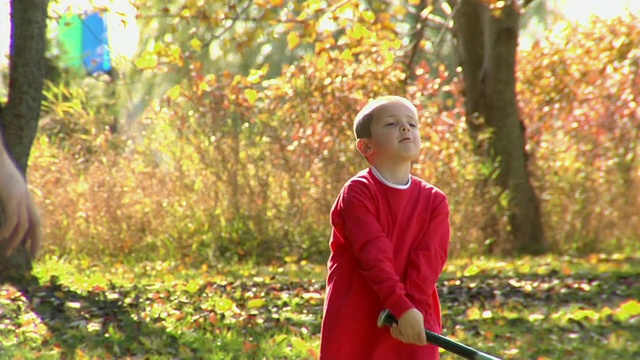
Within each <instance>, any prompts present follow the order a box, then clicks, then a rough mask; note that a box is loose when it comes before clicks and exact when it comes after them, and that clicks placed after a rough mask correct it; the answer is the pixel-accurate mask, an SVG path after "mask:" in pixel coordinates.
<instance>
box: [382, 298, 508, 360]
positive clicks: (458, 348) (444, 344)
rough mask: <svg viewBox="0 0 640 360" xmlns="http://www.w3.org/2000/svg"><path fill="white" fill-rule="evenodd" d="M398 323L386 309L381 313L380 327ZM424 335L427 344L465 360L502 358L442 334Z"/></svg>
mask: <svg viewBox="0 0 640 360" xmlns="http://www.w3.org/2000/svg"><path fill="white" fill-rule="evenodd" d="M397 322H398V319H396V317H395V316H393V314H392V313H391V312H390V311H389V310H386V309H385V310H382V312H380V316H378V327H382V326H391V325H393V324H396V323H397ZM424 333H425V335H426V336H427V342H429V343H431V344H433V345H435V346H437V347H440V348H443V349H445V350H447V351H449V352H452V353H454V354H456V355H459V356H462V357H463V358H465V359H470V360H500V358H497V357H495V356H493V355H489V354H486V353H484V352H482V351H480V350H476V349H474V348H472V347H470V346H467V345H465V344H462V343H459V342H457V341H455V340H451V339H449V338H447V337H445V336H442V335H440V334H436V333H434V332H433V331H429V330H426V329H425V330H424Z"/></svg>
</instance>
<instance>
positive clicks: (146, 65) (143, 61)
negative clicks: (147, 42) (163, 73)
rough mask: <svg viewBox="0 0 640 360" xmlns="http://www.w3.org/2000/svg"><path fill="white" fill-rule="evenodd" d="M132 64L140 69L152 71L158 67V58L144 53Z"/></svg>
mask: <svg viewBox="0 0 640 360" xmlns="http://www.w3.org/2000/svg"><path fill="white" fill-rule="evenodd" d="M134 64H135V65H136V66H137V67H138V68H140V69H152V68H154V67H156V66H157V65H158V58H157V57H156V56H155V55H152V54H149V53H145V54H142V55H141V56H140V57H139V58H137V59H136V61H134Z"/></svg>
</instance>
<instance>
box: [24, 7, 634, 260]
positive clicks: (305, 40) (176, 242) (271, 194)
mask: <svg viewBox="0 0 640 360" xmlns="http://www.w3.org/2000/svg"><path fill="white" fill-rule="evenodd" d="M260 3H262V2H260ZM309 6H310V5H309ZM305 11H307V12H308V13H309V14H307V15H308V18H307V20H309V19H316V20H317V18H318V17H314V16H315V15H314V14H315V13H314V11H315V10H313V9H312V10H309V9H306V10H305ZM261 14H263V16H266V15H264V14H267V15H268V13H267V12H266V10H265V12H263V13H261ZM352 15H353V16H351V17H350V18H348V19H347V20H345V18H344V17H338V18H337V19H339V25H340V29H342V33H341V34H340V35H339V36H338V35H337V34H336V33H335V31H328V30H327V31H324V32H322V31H317V30H315V28H314V27H309V26H305V27H304V28H302V32H301V35H300V36H298V35H295V36H288V37H287V46H288V47H289V48H290V50H292V51H293V50H295V49H296V48H298V47H306V48H307V50H308V51H306V52H300V53H299V55H298V58H297V59H296V61H295V62H293V63H292V64H289V65H285V66H283V68H282V71H280V73H279V75H277V76H269V75H268V74H269V72H270V70H271V69H269V68H268V67H266V66H265V67H259V68H254V69H252V70H250V71H248V72H247V73H242V72H235V71H209V70H208V69H209V68H210V67H209V66H208V64H206V63H204V62H203V61H201V60H199V59H198V58H197V57H194V58H193V59H192V60H191V61H188V60H189V59H188V56H187V55H185V53H186V50H185V51H180V50H179V49H180V48H179V47H175V46H173V47H171V48H172V49H174V51H173V52H171V51H170V52H169V53H167V49H168V48H166V47H165V48H160V47H158V48H156V50H150V51H151V52H147V53H145V54H143V56H141V59H143V60H141V61H138V63H137V65H138V66H141V67H149V68H155V67H158V66H168V67H167V68H165V70H166V71H169V70H170V69H171V66H173V67H180V68H181V69H182V70H183V71H185V73H187V74H188V75H187V76H185V77H184V79H183V80H182V81H181V82H180V83H179V84H177V85H175V86H173V87H172V88H171V89H170V90H169V91H167V93H166V94H165V96H163V97H162V98H161V99H159V100H158V101H156V102H155V103H154V104H153V105H152V107H151V108H149V109H148V110H147V111H146V113H145V114H144V115H143V118H142V119H141V120H140V123H139V126H138V128H137V131H136V132H135V133H136V135H132V134H119V133H115V134H114V133H113V132H112V130H111V128H110V127H109V126H107V125H108V124H105V121H104V118H101V115H104V114H103V113H101V111H103V110H101V109H104V107H98V108H96V105H95V103H92V102H91V101H89V100H87V99H86V98H84V100H83V98H80V100H78V97H77V96H73V95H72V94H71V93H67V94H62V95H60V96H50V97H49V98H48V100H47V105H46V107H45V109H46V111H47V113H48V116H49V117H50V119H49V120H50V121H46V122H44V124H43V126H42V131H41V132H40V137H39V138H38V139H37V141H36V144H35V146H34V153H33V155H32V160H31V165H30V179H31V181H32V187H33V188H34V189H35V190H36V194H37V196H36V197H37V200H38V201H39V203H40V205H41V207H42V209H43V213H44V218H45V221H46V227H45V229H46V232H47V233H46V238H47V240H46V243H47V244H48V245H49V247H50V251H56V252H63V253H64V252H66V251H79V252H83V253H86V254H89V255H91V254H94V253H95V251H96V250H99V251H101V252H102V253H104V254H113V255H118V254H122V253H127V254H135V255H137V256H139V257H141V258H144V257H146V256H150V255H151V254H157V253H158V252H160V253H161V254H162V255H164V256H167V257H182V258H184V257H192V258H197V259H201V260H219V259H222V258H226V259H243V258H259V259H264V260H267V261H268V260H274V259H282V258H284V257H287V258H288V259H295V258H308V259H312V260H315V261H324V259H325V257H326V254H327V251H328V249H327V240H328V235H329V226H330V224H329V222H328V213H329V210H330V207H331V205H332V202H333V200H334V199H335V196H336V194H337V193H338V191H339V189H340V187H341V186H342V184H343V183H344V182H345V180H347V179H348V178H349V177H350V176H351V175H352V174H354V173H355V172H356V171H358V170H359V169H362V168H363V167H365V166H366V164H365V162H364V160H363V159H361V157H360V156H359V155H358V154H357V152H356V151H355V147H354V140H353V135H352V133H351V121H352V119H353V117H354V115H355V114H356V112H357V111H358V109H359V108H360V107H361V106H362V105H363V104H365V103H366V101H367V99H369V98H372V97H375V96H378V95H382V94H399V95H403V96H406V97H408V98H409V99H411V101H413V102H414V104H415V105H416V106H417V107H418V109H419V111H420V113H421V114H422V125H421V129H422V135H423V143H424V145H425V146H424V149H423V151H422V154H421V156H420V160H419V161H418V162H417V163H416V165H415V173H416V174H417V175H419V176H421V177H423V178H425V179H426V180H428V181H430V182H432V183H434V184H435V185H436V186H438V187H440V188H442V189H443V190H444V191H445V192H446V193H447V194H448V196H449V199H450V203H451V213H452V219H451V220H452V227H453V239H452V241H453V242H452V253H453V254H454V255H456V254H457V255H465V254H472V253H478V252H483V251H485V250H486V249H487V244H489V243H491V242H492V241H494V240H495V239H487V238H485V237H484V234H483V233H482V232H481V231H480V230H479V229H481V228H482V224H483V221H485V220H486V219H485V217H486V216H485V215H486V214H487V213H489V212H492V213H497V214H502V215H500V216H506V215H504V214H503V212H504V206H503V204H502V203H501V198H500V196H498V195H496V196H495V197H487V195H483V197H482V198H479V197H478V195H477V192H476V191H475V189H476V188H477V184H478V182H479V181H482V179H484V178H486V176H487V175H488V174H491V172H492V171H493V170H494V168H493V165H492V164H487V163H486V162H485V161H484V160H483V159H479V158H477V157H476V156H475V155H474V154H473V151H472V149H471V145H470V143H469V140H468V134H467V130H466V128H465V124H464V111H463V106H462V105H463V97H462V94H461V91H460V88H461V86H460V83H459V80H457V78H456V77H455V76H454V75H455V74H454V73H452V72H451V71H450V70H448V69H447V68H446V67H445V66H440V65H437V64H430V63H429V62H428V61H426V59H425V60H424V61H419V62H416V64H417V65H416V64H414V65H413V66H411V67H410V68H407V66H406V63H405V62H404V61H403V59H404V58H403V57H402V56H401V50H402V49H403V45H402V41H401V39H400V38H399V35H398V32H397V31H395V28H394V26H395V25H393V23H392V22H391V21H390V19H385V18H379V17H375V16H374V15H373V14H372V13H370V12H366V11H363V12H357V11H354V13H353V14H352ZM638 20H639V19H638V18H637V17H633V16H631V15H629V16H627V17H626V18H623V19H615V20H612V21H611V22H603V21H599V22H594V23H593V24H592V26H590V27H588V28H584V27H579V26H577V25H576V26H575V27H574V28H571V29H568V30H567V31H569V32H571V34H572V36H568V37H567V38H566V39H565V40H555V39H553V38H548V39H544V40H541V41H540V42H538V43H537V44H535V45H534V46H533V47H532V48H531V49H530V50H523V51H521V52H520V53H519V58H518V74H517V75H518V81H519V83H518V89H517V91H518V96H519V100H520V108H521V118H522V119H523V120H524V122H525V125H526V128H527V140H528V145H527V147H528V148H527V149H528V151H529V153H530V167H531V169H532V171H533V181H534V183H535V187H536V190H537V191H538V194H539V196H540V197H541V204H542V207H543V216H544V219H545V220H544V225H545V227H546V231H547V234H548V236H549V240H550V243H551V244H552V245H553V246H554V249H555V250H558V251H566V250H575V251H578V252H590V251H594V250H599V251H603V250H604V251H606V250H611V251H615V250H617V249H618V248H619V246H625V244H626V245H628V244H632V243H633V241H634V240H637V234H639V233H640V228H639V226H640V225H638V224H640V219H638V216H639V215H638V213H640V212H639V211H638V208H639V205H640V204H639V203H638V197H639V196H640V192H639V191H638V186H639V185H638V181H639V180H640V179H639V178H640V173H639V159H638V155H639V153H638V152H639V149H638V138H639V134H638V131H639V130H638V129H639V128H640V110H638V96H640V79H639V78H638V75H637V74H638V72H639V69H638V66H639V64H638V58H639V57H640V53H639V50H638V49H640V35H638V34H640V26H639V25H638ZM309 21H311V20H309ZM336 21H338V20H336ZM200 46H201V43H199V42H196V43H194V42H193V41H191V42H190V43H189V44H188V45H185V47H188V48H189V51H191V52H193V51H196V50H197V49H198V48H199V47H200ZM175 49H178V50H175ZM153 51H156V52H155V53H154V52H153ZM167 54H169V56H168V55H167ZM172 59H173V60H172ZM185 59H186V60H187V61H185ZM159 64H165V65H159ZM166 64H169V65H166ZM167 69H169V70H167ZM60 86H61V85H51V86H50V89H49V91H51V92H55V90H56V89H58V90H59V89H60ZM77 101H79V102H80V103H79V106H77V107H73V106H71V107H69V106H68V104H70V103H73V102H77ZM87 109H93V110H90V111H89V110H87ZM69 119H74V120H73V121H69ZM52 124H66V125H65V126H62V127H61V126H59V125H58V126H54V125H52Z"/></svg>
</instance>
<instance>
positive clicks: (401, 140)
mask: <svg viewBox="0 0 640 360" xmlns="http://www.w3.org/2000/svg"><path fill="white" fill-rule="evenodd" d="M405 141H411V138H410V137H406V138H402V139H400V141H399V142H405Z"/></svg>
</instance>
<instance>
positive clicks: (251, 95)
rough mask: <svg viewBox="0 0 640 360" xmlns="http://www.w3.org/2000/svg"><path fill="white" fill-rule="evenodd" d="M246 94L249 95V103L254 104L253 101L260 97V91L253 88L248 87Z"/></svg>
mask: <svg viewBox="0 0 640 360" xmlns="http://www.w3.org/2000/svg"><path fill="white" fill-rule="evenodd" d="M244 96H246V97H247V100H248V101H249V104H251V105H253V103H254V102H255V101H256V98H257V97H258V92H257V91H255V90H253V89H246V90H245V91H244Z"/></svg>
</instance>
